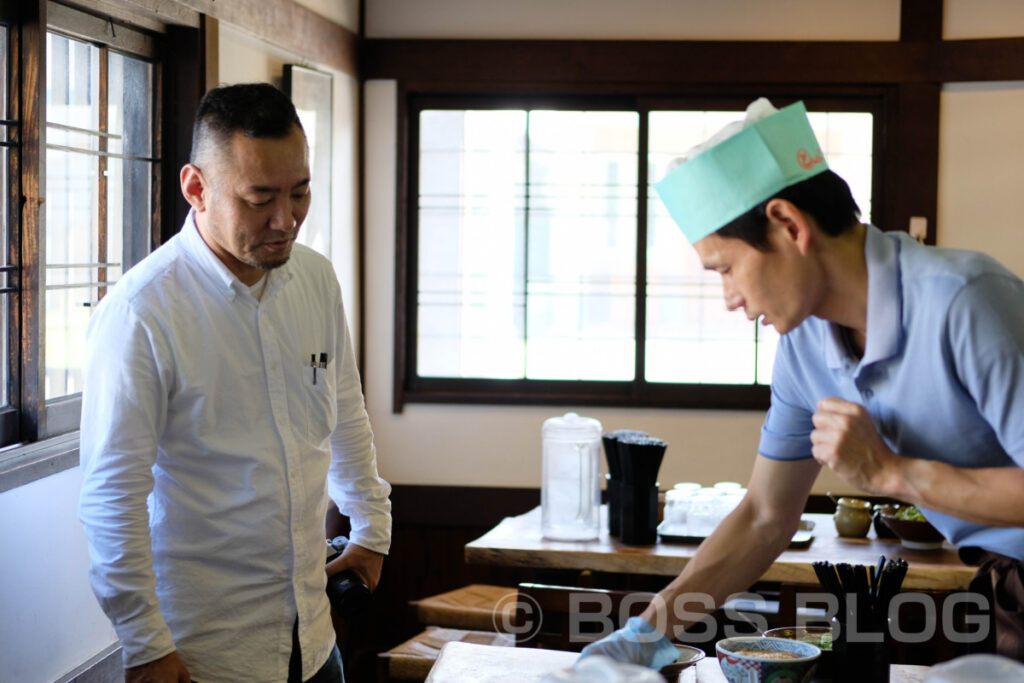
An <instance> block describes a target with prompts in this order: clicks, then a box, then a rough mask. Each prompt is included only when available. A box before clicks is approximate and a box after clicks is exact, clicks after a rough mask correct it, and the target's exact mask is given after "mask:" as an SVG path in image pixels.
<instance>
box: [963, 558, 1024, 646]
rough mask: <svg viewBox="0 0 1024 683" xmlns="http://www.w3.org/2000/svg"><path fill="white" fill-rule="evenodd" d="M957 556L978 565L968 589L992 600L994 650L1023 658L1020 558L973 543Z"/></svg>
mask: <svg viewBox="0 0 1024 683" xmlns="http://www.w3.org/2000/svg"><path fill="white" fill-rule="evenodd" d="M960 559H961V560H963V561H964V562H965V563H966V564H969V565H972V566H976V567H978V571H977V572H976V573H975V575H974V578H973V579H971V586H970V590H971V591H972V592H975V593H981V594H982V595H985V596H988V597H989V598H990V599H991V601H992V616H993V622H994V624H995V631H996V638H995V646H996V648H995V649H996V653H997V654H1001V655H1005V656H1006V657H1010V658H1012V659H1016V660H1017V661H1019V662H1024V562H1021V561H1020V560H1015V559H1013V558H1012V557H1006V556H1005V555H999V554H997V553H993V552H990V551H988V550H983V549H981V548H973V547H964V548H961V549H960Z"/></svg>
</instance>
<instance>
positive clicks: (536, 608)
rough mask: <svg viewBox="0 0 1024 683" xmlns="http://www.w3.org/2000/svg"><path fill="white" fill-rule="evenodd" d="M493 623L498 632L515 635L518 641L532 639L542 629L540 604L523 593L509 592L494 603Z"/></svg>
mask: <svg viewBox="0 0 1024 683" xmlns="http://www.w3.org/2000/svg"><path fill="white" fill-rule="evenodd" d="M491 624H492V625H493V626H494V630H495V631H497V632H498V633H508V634H511V635H513V636H515V638H516V641H519V642H521V641H524V640H530V639H531V638H533V637H534V636H535V635H537V633H538V632H539V631H540V625H541V610H540V604H539V603H538V602H537V600H536V599H535V598H534V597H533V596H531V595H526V594H523V593H518V592H514V593H507V594H505V595H503V596H502V598H501V600H498V602H497V604H495V605H494V611H493V612H491Z"/></svg>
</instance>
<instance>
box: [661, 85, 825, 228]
mask: <svg viewBox="0 0 1024 683" xmlns="http://www.w3.org/2000/svg"><path fill="white" fill-rule="evenodd" d="M827 169H828V164H827V163H826V162H825V157H824V155H823V154H822V153H821V147H820V146H819V145H818V140H817V139H816V138H815V137H814V131H812V130H811V124H810V122H809V121H808V120H807V109H806V108H805V107H804V103H803V102H797V103H796V104H792V105H790V106H788V107H786V108H785V109H782V110H778V109H776V108H775V107H773V106H772V105H771V103H770V102H768V100H766V99H764V98H763V97H762V98H760V99H758V100H757V101H755V102H753V103H751V105H750V106H749V107H747V113H746V118H745V119H744V120H743V121H736V122H734V123H730V124H729V125H728V126H726V127H725V128H723V129H722V130H721V131H719V132H718V133H716V134H715V135H714V136H713V137H712V138H711V139H709V140H708V141H707V142H705V143H703V144H701V145H698V146H697V147H695V148H693V149H692V150H690V151H689V152H688V153H687V154H686V156H685V157H684V158H683V161H682V163H681V164H680V165H678V166H676V167H675V168H674V169H672V170H671V171H669V173H668V174H667V175H666V176H665V178H664V179H663V180H661V182H659V183H657V184H656V185H655V186H654V188H655V189H656V190H657V192H658V195H659V196H660V197H661V200H662V201H663V202H664V203H665V207H666V208H667V209H668V212H669V214H670V215H671V216H672V218H673V219H674V220H675V222H676V223H677V224H678V225H679V227H680V228H682V230H683V234H684V235H686V239H688V240H689V241H690V244H693V243H695V242H697V241H699V240H701V239H703V238H705V237H707V236H708V235H710V234H711V233H713V232H714V231H716V230H718V229H719V228H721V227H722V226H724V225H725V224H726V223H729V222H730V221H732V220H734V219H736V218H738V217H739V216H741V215H743V214H744V213H746V212H747V211H749V210H750V209H752V208H754V207H755V206H757V205H758V204H760V203H761V202H763V201H765V200H766V199H768V198H770V197H771V196H772V195H774V194H775V193H777V192H779V191H780V190H782V189H783V188H786V187H789V186H790V185H793V184H795V183H798V182H800V181H801V180H807V179H808V178H811V177H813V176H816V175H817V174H819V173H821V172H822V171H825V170H827Z"/></svg>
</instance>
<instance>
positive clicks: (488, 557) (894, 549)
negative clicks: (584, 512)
mask: <svg viewBox="0 0 1024 683" xmlns="http://www.w3.org/2000/svg"><path fill="white" fill-rule="evenodd" d="M601 514H602V524H601V536H600V537H599V538H598V539H597V540H595V541H583V542H565V541H549V540H546V539H544V538H542V537H541V531H540V508H539V507H537V508H534V509H533V510H530V511H529V512H527V513H525V514H522V515H519V516H517V517H506V518H505V519H504V520H502V521H501V522H500V523H499V524H498V525H497V526H496V527H494V528H493V529H491V530H490V531H488V532H487V533H486V534H484V535H483V536H481V537H480V538H478V539H476V540H475V541H472V542H470V543H468V544H466V550H465V557H466V562H467V563H469V564H487V565H499V566H505V567H540V568H548V569H579V570H584V569H589V570H593V571H603V572H617V573H627V574H654V575H659V576H676V575H677V574H679V572H680V571H682V569H683V567H685V566H686V563H687V562H689V561H690V558H692V557H693V556H694V553H696V551H697V546H696V545H684V544H677V543H661V542H659V543H656V544H654V545H648V546H628V545H623V544H622V543H620V542H619V540H618V539H617V538H614V537H609V536H608V525H607V523H604V521H603V520H605V519H606V515H607V506H605V507H604V508H603V509H602V511H601ZM803 518H804V519H806V520H809V521H812V522H814V530H813V534H814V540H813V542H812V543H811V544H810V547H808V548H806V549H801V550H797V549H793V550H786V551H785V552H783V553H782V554H781V555H779V557H778V558H777V559H776V560H775V562H773V563H772V565H771V566H770V567H769V568H768V570H767V571H766V572H765V573H764V575H763V576H762V577H761V580H762V581H779V582H782V583H789V584H807V585H817V584H818V578H817V576H815V574H814V568H813V566H812V563H814V562H817V561H822V560H825V561H829V562H832V563H837V562H848V563H850V564H863V565H868V566H872V565H874V564H875V563H876V562H877V561H878V556H879V555H885V556H886V557H887V558H895V557H902V558H903V559H905V560H906V561H907V563H908V564H909V570H908V572H907V576H906V579H905V580H904V581H903V588H904V590H936V591H956V590H963V589H966V588H967V586H968V584H969V583H970V580H971V577H973V576H974V571H975V569H974V567H970V566H967V565H965V564H964V563H963V562H961V561H960V558H959V557H958V556H957V553H956V548H955V547H953V546H951V545H949V544H945V545H943V547H942V549H940V550H907V549H906V548H903V546H901V545H900V543H899V541H896V540H888V539H877V538H874V537H871V538H856V539H851V538H840V537H839V536H838V535H837V534H836V529H835V525H834V524H833V523H832V516H831V515H822V514H806V515H804V516H803Z"/></svg>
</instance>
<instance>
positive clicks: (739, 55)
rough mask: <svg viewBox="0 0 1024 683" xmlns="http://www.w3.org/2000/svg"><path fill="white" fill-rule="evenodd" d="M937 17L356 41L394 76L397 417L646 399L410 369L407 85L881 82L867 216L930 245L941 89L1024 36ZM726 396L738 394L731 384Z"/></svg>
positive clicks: (1018, 62) (918, 7) (623, 89)
mask: <svg viewBox="0 0 1024 683" xmlns="http://www.w3.org/2000/svg"><path fill="white" fill-rule="evenodd" d="M942 21H943V7H942V3H937V2H933V1H932V0H902V2H901V7H900V36H899V40H896V41H827V42H826V41H635V40H622V41H606V40H592V41H591V40H518V39H516V40H451V39H440V40H439V39H371V40H364V41H363V42H362V44H361V48H360V57H361V60H360V63H361V65H362V73H361V77H362V78H363V79H364V80H368V79H390V80H394V81H396V82H397V84H398V103H397V128H398V130H397V133H396V135H397V145H396V147H397V168H398V178H397V179H396V180H397V188H396V193H395V194H396V217H397V218H396V246H395V266H396V267H395V292H396V302H395V311H394V342H395V352H394V358H393V363H394V365H393V367H394V378H393V386H392V409H393V411H394V412H396V413H398V412H401V411H402V409H403V407H404V405H405V404H406V403H407V402H409V401H431V402H443V403H467V402H473V403H477V402H481V401H482V400H486V398H485V397H486V396H487V395H488V394H489V395H491V396H493V397H495V398H494V400H495V402H500V403H507V404H530V405H544V404H586V405H623V406H636V405H647V403H637V402H636V401H635V399H634V397H632V396H622V395H620V396H612V394H611V393H610V392H614V390H615V388H614V387H602V386H598V385H596V384H595V385H593V386H594V388H595V389H596V391H595V392H590V393H586V392H581V391H565V390H564V389H565V388H566V387H564V386H563V387H558V386H551V385H545V384H544V383H540V382H531V383H530V384H529V385H528V386H527V385H522V386H516V385H515V384H511V383H508V382H505V381H491V380H469V381H470V382H472V383H473V384H467V385H466V386H465V387H463V388H462V390H460V391H455V390H449V388H446V387H443V386H431V384H430V383H429V382H419V383H416V382H414V380H413V379H412V378H410V377H409V375H408V373H407V369H408V367H409V364H408V348H409V345H410V343H412V341H413V340H412V338H411V333H412V329H411V327H410V318H409V306H410V301H409V297H408V293H409V272H408V270H407V268H406V266H407V264H408V261H409V259H410V253H409V251H410V249H409V248H410V245H409V243H408V237H409V235H408V230H407V222H408V218H409V206H410V202H409V192H410V187H409V185H408V173H407V169H408V168H409V163H410V161H409V155H410V149H411V147H410V119H409V111H408V105H407V99H408V97H409V96H410V95H411V94H432V95H444V94H449V95H452V94H459V93H513V94H526V95H543V94H549V93H561V94H573V93H585V94H586V93H589V94H594V93H604V94H607V95H615V94H623V93H627V94H634V95H635V94H637V93H645V94H649V95H659V96H665V95H679V96H685V97H708V96H710V95H720V94H727V93H730V92H732V93H733V94H735V93H736V92H741V93H756V94H758V95H768V96H769V97H772V96H773V93H777V92H796V93H802V92H805V91H807V90H808V89H811V88H814V87H822V86H825V87H827V88H829V89H832V91H833V92H835V93H836V94H838V93H839V92H841V91H842V90H843V89H845V88H849V89H853V90H857V89H863V88H869V89H876V90H878V91H881V92H884V96H883V101H884V104H883V107H882V112H881V116H882V120H881V121H880V122H879V123H878V124H876V127H879V126H880V130H882V131H883V136H884V139H883V140H880V141H876V144H881V145H882V148H881V149H882V150H884V156H885V159H886V163H885V164H884V166H883V170H884V173H883V174H882V175H881V177H878V176H876V178H875V181H874V182H875V192H874V197H873V202H872V204H873V206H872V209H873V220H874V221H875V222H876V224H877V225H879V226H880V227H882V228H883V229H886V230H908V229H909V225H910V219H911V218H912V217H923V218H925V220H926V221H927V226H928V229H927V234H926V236H925V242H926V243H929V244H934V243H935V222H936V213H937V203H938V197H937V193H938V153H939V150H938V142H939V97H940V92H941V87H942V84H943V83H947V82H956V81H1000V80H1022V79H1024V38H1000V39H975V40H943V39H942ZM876 149H877V147H876ZM474 385H476V386H474ZM453 389H454V388H453ZM702 391H706V392H707V395H706V396H705V397H703V398H702V399H701V400H700V401H699V403H700V407H709V408H713V407H720V406H722V405H723V404H725V403H730V404H732V405H733V407H736V408H751V409H755V408H756V409H762V408H763V407H764V406H765V405H766V404H767V403H766V395H765V396H764V397H762V398H758V397H754V398H753V399H751V400H749V401H738V402H734V401H733V398H732V397H726V399H723V398H722V397H721V396H720V395H719V394H717V392H718V389H716V388H704V389H703V390H702ZM727 391H729V392H730V393H731V394H735V389H734V388H733V387H728V388H727ZM474 392H475V393H474ZM499 395H500V397H499ZM662 398H663V397H660V396H658V395H656V394H652V400H651V401H650V405H654V406H664V407H673V404H672V403H671V401H669V400H667V399H666V400H662ZM720 399H721V400H720Z"/></svg>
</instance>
